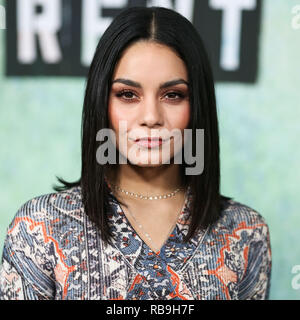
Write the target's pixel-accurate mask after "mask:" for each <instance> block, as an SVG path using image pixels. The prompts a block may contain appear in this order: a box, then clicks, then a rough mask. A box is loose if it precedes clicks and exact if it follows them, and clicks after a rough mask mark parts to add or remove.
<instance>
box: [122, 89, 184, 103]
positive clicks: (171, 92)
mask: <svg viewBox="0 0 300 320" xmlns="http://www.w3.org/2000/svg"><path fill="white" fill-rule="evenodd" d="M125 93H132V94H134V92H132V91H131V90H126V89H124V90H122V91H120V92H118V93H117V94H116V97H118V98H123V95H124V94H125ZM169 94H175V95H177V96H178V98H175V99H168V100H170V101H178V100H182V99H184V98H185V94H183V93H181V92H177V91H170V92H168V93H166V95H169ZM134 95H135V94H134ZM123 100H125V101H129V102H130V101H133V100H134V99H132V98H123Z"/></svg>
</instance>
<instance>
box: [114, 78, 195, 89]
mask: <svg viewBox="0 0 300 320" xmlns="http://www.w3.org/2000/svg"><path fill="white" fill-rule="evenodd" d="M115 82H119V83H123V84H126V85H128V86H131V87H136V88H142V86H141V84H140V83H139V82H136V81H133V80H130V79H123V78H119V79H115V80H114V81H113V82H112V83H115ZM182 83H183V84H186V85H187V86H188V85H189V83H188V82H187V81H185V80H184V79H174V80H171V81H167V82H165V83H162V84H161V85H160V86H159V89H165V88H168V87H172V86H175V85H176V84H182Z"/></svg>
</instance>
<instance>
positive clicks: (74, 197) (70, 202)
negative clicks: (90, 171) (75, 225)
mask: <svg viewBox="0 0 300 320" xmlns="http://www.w3.org/2000/svg"><path fill="white" fill-rule="evenodd" d="M82 213H83V205H82V202H81V189H80V187H73V188H70V189H68V190H66V191H59V192H53V193H47V194H43V195H39V196H36V197H34V198H31V199H29V200H28V201H26V202H25V203H24V204H23V205H21V206H20V208H19V209H18V211H17V212H16V214H15V216H14V218H13V220H12V222H11V224H10V226H9V230H11V229H12V228H14V226H15V225H16V224H18V223H19V222H20V221H23V222H27V223H29V224H32V225H33V224H36V223H49V222H50V221H51V220H53V219H68V218H72V219H75V220H78V221H81V220H82V216H83V215H82Z"/></svg>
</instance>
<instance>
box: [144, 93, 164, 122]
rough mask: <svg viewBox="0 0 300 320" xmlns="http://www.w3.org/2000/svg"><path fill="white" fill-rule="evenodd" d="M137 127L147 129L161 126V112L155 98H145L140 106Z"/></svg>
mask: <svg viewBox="0 0 300 320" xmlns="http://www.w3.org/2000/svg"><path fill="white" fill-rule="evenodd" d="M140 107H141V108H140V112H139V117H138V118H139V125H141V126H147V127H149V128H153V127H157V126H162V125H163V121H164V119H163V110H162V109H161V106H160V103H159V102H158V101H157V99H156V98H155V97H147V98H145V99H144V101H143V102H142V103H141V105H140Z"/></svg>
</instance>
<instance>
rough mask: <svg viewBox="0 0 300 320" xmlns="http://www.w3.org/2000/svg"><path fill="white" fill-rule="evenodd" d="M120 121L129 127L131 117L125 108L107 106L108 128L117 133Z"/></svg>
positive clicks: (112, 105)
mask: <svg viewBox="0 0 300 320" xmlns="http://www.w3.org/2000/svg"><path fill="white" fill-rule="evenodd" d="M120 121H126V125H127V127H129V126H130V123H131V122H132V116H131V115H130V113H129V112H128V110H126V108H122V107H119V106H117V105H116V104H113V103H111V104H109V106H108V122H109V127H110V128H111V129H113V130H114V131H115V132H116V133H117V132H118V131H119V125H120Z"/></svg>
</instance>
